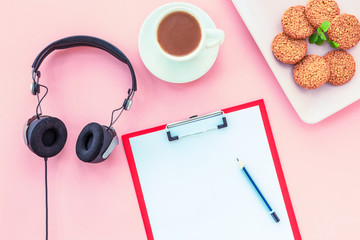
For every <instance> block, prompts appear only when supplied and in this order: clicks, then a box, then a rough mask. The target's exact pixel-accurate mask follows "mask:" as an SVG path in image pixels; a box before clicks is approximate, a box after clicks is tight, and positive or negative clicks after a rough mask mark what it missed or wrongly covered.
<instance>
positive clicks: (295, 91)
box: [232, 0, 360, 123]
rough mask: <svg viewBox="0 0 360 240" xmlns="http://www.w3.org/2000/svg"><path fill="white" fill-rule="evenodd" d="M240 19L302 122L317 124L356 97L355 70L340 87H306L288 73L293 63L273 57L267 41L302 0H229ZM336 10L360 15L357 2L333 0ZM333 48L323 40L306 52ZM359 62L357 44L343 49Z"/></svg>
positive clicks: (359, 86)
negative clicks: (288, 13)
mask: <svg viewBox="0 0 360 240" xmlns="http://www.w3.org/2000/svg"><path fill="white" fill-rule="evenodd" d="M232 1H233V3H234V5H235V7H236V9H237V10H238V12H239V13H240V16H241V18H242V19H243V21H244V23H245V24H246V26H247V28H248V29H249V31H250V33H251V35H252V37H253V38H254V40H255V42H256V43H257V45H258V47H259V48H260V51H261V52H262V54H263V55H264V57H265V60H266V61H267V63H268V64H269V66H270V68H271V70H272V71H273V73H274V75H275V77H276V78H277V80H278V82H279V84H280V86H281V88H282V89H283V90H284V92H285V94H286V96H287V97H288V99H289V101H290V103H291V104H292V105H293V107H294V109H295V111H296V112H297V113H298V115H299V117H300V118H301V119H302V120H303V121H304V122H306V123H317V122H319V121H321V120H323V119H325V118H326V117H329V116H330V115H332V114H334V113H335V112H337V111H339V110H341V109H342V108H344V107H346V106H348V105H350V104H351V103H353V102H355V101H357V100H358V99H360V79H359V74H360V73H359V71H358V70H357V71H356V72H355V76H354V77H353V79H352V80H351V81H350V82H348V83H346V84H344V85H341V86H332V85H330V84H327V83H325V84H324V85H323V86H321V87H319V88H317V89H313V90H307V89H303V88H302V87H300V86H298V85H297V84H296V83H295V81H294V79H293V75H292V70H293V65H289V64H283V63H281V62H279V61H277V60H276V58H275V57H274V55H273V53H272V50H271V44H272V41H273V39H274V37H275V35H276V34H278V33H279V32H281V31H282V27H281V23H280V21H281V16H282V14H283V13H284V12H285V11H286V9H288V8H289V7H291V6H295V5H303V6H306V3H307V1H306V0H295V1H288V0H275V1H265V0H251V1H250V0H232ZM337 3H338V5H339V8H340V13H349V14H352V15H355V16H356V17H357V18H359V17H360V1H353V0H343V1H337ZM331 50H334V49H333V48H331V47H330V46H328V44H327V43H326V42H325V43H324V44H323V45H322V46H317V45H314V44H309V43H308V53H307V54H317V55H320V56H324V55H325V53H327V52H328V51H331ZM347 52H349V53H350V54H351V55H352V56H353V57H354V59H355V61H356V62H357V64H358V63H359V61H360V46H358V45H357V46H355V47H353V48H351V49H349V50H347Z"/></svg>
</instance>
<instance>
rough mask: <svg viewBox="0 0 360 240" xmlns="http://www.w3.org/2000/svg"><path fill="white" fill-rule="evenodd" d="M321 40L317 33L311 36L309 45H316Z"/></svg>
mask: <svg viewBox="0 0 360 240" xmlns="http://www.w3.org/2000/svg"><path fill="white" fill-rule="evenodd" d="M318 38H319V35H317V34H316V33H313V34H311V36H310V37H309V43H315V42H316V41H317V40H318Z"/></svg>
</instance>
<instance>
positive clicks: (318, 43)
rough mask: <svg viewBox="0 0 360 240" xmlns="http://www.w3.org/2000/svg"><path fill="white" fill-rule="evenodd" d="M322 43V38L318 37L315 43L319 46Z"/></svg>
mask: <svg viewBox="0 0 360 240" xmlns="http://www.w3.org/2000/svg"><path fill="white" fill-rule="evenodd" d="M323 43H324V40H322V39H321V38H318V40H317V41H316V42H315V44H316V45H318V46H320V45H322V44H323Z"/></svg>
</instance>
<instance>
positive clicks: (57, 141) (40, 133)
mask: <svg viewBox="0 0 360 240" xmlns="http://www.w3.org/2000/svg"><path fill="white" fill-rule="evenodd" d="M79 46H88V47H95V48H99V49H102V50H104V51H106V52H108V53H110V54H111V55H113V56H114V57H116V58H117V59H118V60H120V61H121V62H123V63H125V64H126V65H128V67H129V69H130V72H131V77H132V88H131V89H129V90H128V96H127V98H126V99H125V100H124V103H123V105H122V106H121V107H120V108H118V109H115V110H114V111H113V112H112V114H111V122H110V125H109V126H105V125H100V124H98V123H94V122H93V123H89V124H88V125H86V126H85V127H84V128H83V130H82V131H81V133H80V135H79V137H78V139H77V142H76V154H77V156H78V157H79V159H80V160H82V161H84V162H90V163H98V162H102V161H104V160H105V159H106V158H108V157H109V155H110V153H111V152H112V151H113V150H114V148H115V146H116V145H118V143H119V141H118V137H117V134H116V132H115V130H114V128H113V127H112V125H113V124H114V123H115V121H116V120H117V119H118V118H119V117H120V115H121V113H122V112H123V110H129V109H130V107H131V104H132V98H133V97H134V93H135V91H136V89H137V86H136V77H135V72H134V69H133V67H132V65H131V63H130V61H129V59H128V58H127V57H126V56H125V54H124V53H122V52H121V51H120V50H119V49H118V48H117V47H115V46H114V45H112V44H110V43H108V42H106V41H104V40H102V39H99V38H95V37H90V36H72V37H66V38H63V39H60V40H58V41H55V42H53V43H51V44H50V45H48V46H47V47H46V48H44V49H43V50H42V51H41V52H40V53H39V54H38V56H37V57H36V58H35V61H34V63H33V65H32V83H31V93H32V94H33V95H36V96H37V102H38V104H37V106H36V114H35V115H34V116H33V117H31V118H30V119H29V120H28V121H27V122H26V124H25V127H24V140H25V144H26V145H27V146H28V147H29V149H30V150H31V151H32V152H34V153H35V154H36V155H38V156H39V157H43V158H49V157H53V156H55V155H56V154H58V153H59V152H60V151H61V150H62V149H63V147H64V146H65V142H66V139H67V130H66V127H65V124H64V123H63V122H62V121H61V120H60V119H58V118H56V117H51V116H45V115H42V110H41V106H40V103H41V101H42V100H43V99H44V97H45V96H46V94H47V93H48V88H47V87H46V86H44V85H41V84H40V83H39V79H40V76H41V74H40V71H39V67H40V65H41V63H42V62H43V61H44V59H45V58H46V57H47V56H48V55H49V54H50V53H51V52H52V51H54V50H58V49H67V48H72V47H79ZM41 87H43V88H45V89H46V92H45V94H44V95H43V96H42V98H41V99H40V97H39V94H40V88H41ZM117 111H120V112H119V114H118V116H117V117H116V118H115V119H114V113H115V112H117Z"/></svg>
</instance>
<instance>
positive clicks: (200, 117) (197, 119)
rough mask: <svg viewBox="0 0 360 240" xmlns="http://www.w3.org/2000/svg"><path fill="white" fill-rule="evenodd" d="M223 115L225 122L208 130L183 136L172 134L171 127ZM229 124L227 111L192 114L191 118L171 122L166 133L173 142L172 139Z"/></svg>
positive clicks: (193, 133) (191, 134)
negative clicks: (226, 115)
mask: <svg viewBox="0 0 360 240" xmlns="http://www.w3.org/2000/svg"><path fill="white" fill-rule="evenodd" d="M221 115H222V116H223V117H222V121H223V122H222V124H219V125H217V126H216V127H213V128H209V129H206V130H202V131H199V132H192V133H189V134H185V135H182V136H172V135H171V132H170V129H172V128H176V127H179V126H183V125H186V124H190V123H194V122H198V121H202V120H205V119H209V118H213V117H217V116H221ZM227 126H228V124H227V120H226V117H225V113H224V112H223V111H217V112H214V113H209V114H205V115H202V116H196V115H195V116H192V117H190V118H189V119H186V120H184V121H180V122H175V123H170V124H168V125H167V126H166V130H167V131H166V134H167V137H168V140H169V141H170V142H171V141H175V140H179V139H181V138H184V137H188V136H193V135H197V134H201V133H205V132H209V131H212V130H217V129H221V128H225V127H227Z"/></svg>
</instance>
